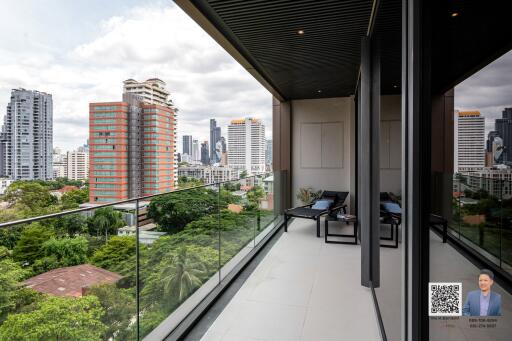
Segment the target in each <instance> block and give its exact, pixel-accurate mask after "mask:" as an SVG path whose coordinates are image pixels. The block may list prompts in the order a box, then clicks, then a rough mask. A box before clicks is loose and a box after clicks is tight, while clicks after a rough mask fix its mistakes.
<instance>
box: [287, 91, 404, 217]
mask: <svg viewBox="0 0 512 341" xmlns="http://www.w3.org/2000/svg"><path fill="white" fill-rule="evenodd" d="M400 105H401V99H400V96H382V98H381V142H380V148H381V150H380V162H381V170H380V181H381V191H387V192H393V193H395V194H401V193H402V190H401V171H402V168H401V151H402V144H401V136H402V133H401V110H400ZM291 113H292V119H291V121H292V122H291V125H292V129H291V133H292V143H291V148H292V151H291V155H292V160H291V173H292V184H291V188H292V198H291V200H292V206H297V205H299V204H300V202H299V200H298V199H297V198H296V195H297V192H298V190H299V188H301V187H313V188H314V189H324V190H339V191H349V192H350V200H349V201H347V204H349V207H353V206H354V193H355V162H356V160H355V151H354V146H355V144H356V140H355V133H354V132H355V105H354V99H353V97H338V98H326V99H307V100H294V101H291ZM336 131H338V134H336Z"/></svg>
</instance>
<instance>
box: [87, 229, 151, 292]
mask: <svg viewBox="0 0 512 341" xmlns="http://www.w3.org/2000/svg"><path fill="white" fill-rule="evenodd" d="M136 244H137V242H136V240H135V237H121V236H115V237H112V238H110V239H109V240H108V242H107V243H106V244H105V245H103V246H102V247H100V248H99V249H98V250H97V251H96V252H95V253H94V254H93V256H92V257H91V262H92V264H94V265H96V266H99V267H100V268H104V269H107V270H109V271H112V272H116V273H119V274H121V275H123V276H125V277H126V278H125V280H124V281H125V282H128V284H129V285H134V284H135V265H136V262H137V259H136V254H135V252H136ZM141 246H142V245H141ZM142 249H143V248H142V247H141V248H139V251H143V250H142Z"/></svg>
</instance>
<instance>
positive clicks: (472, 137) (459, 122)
mask: <svg viewBox="0 0 512 341" xmlns="http://www.w3.org/2000/svg"><path fill="white" fill-rule="evenodd" d="M454 121H455V127H454V128H455V131H454V139H455V141H454V142H455V143H454V148H455V171H456V172H458V173H468V172H475V171H478V170H481V169H482V168H484V167H485V118H484V117H483V116H481V115H480V112H479V111H457V110H456V111H455V120H454Z"/></svg>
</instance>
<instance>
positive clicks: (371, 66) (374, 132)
mask: <svg viewBox="0 0 512 341" xmlns="http://www.w3.org/2000/svg"><path fill="white" fill-rule="evenodd" d="M361 46H362V47H361V87H360V94H359V99H360V100H359V113H358V114H359V126H358V141H357V143H358V146H359V150H358V170H359V176H358V190H359V193H358V205H357V207H358V219H359V224H360V225H359V226H361V284H362V285H363V286H366V287H370V286H373V287H378V286H379V284H380V278H379V277H380V261H379V259H380V257H379V251H380V250H379V233H380V223H379V212H380V210H379V204H380V203H379V198H380V195H379V190H380V181H379V180H380V164H379V141H380V138H379V137H380V59H379V56H378V53H377V49H375V48H373V47H372V42H371V39H370V38H367V37H365V38H363V40H362V44H361Z"/></svg>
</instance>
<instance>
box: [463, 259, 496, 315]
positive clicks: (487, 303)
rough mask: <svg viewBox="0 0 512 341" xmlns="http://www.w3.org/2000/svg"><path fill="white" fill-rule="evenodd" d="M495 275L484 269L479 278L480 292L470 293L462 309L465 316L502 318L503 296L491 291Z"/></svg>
mask: <svg viewBox="0 0 512 341" xmlns="http://www.w3.org/2000/svg"><path fill="white" fill-rule="evenodd" d="M493 284H494V274H493V273H492V271H491V270H487V269H483V270H481V271H480V276H478V286H479V287H480V290H475V291H470V292H469V293H468V296H467V298H466V302H465V303H464V307H462V315H464V316H501V295H500V294H498V293H495V292H494V291H491V287H492V285H493Z"/></svg>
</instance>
